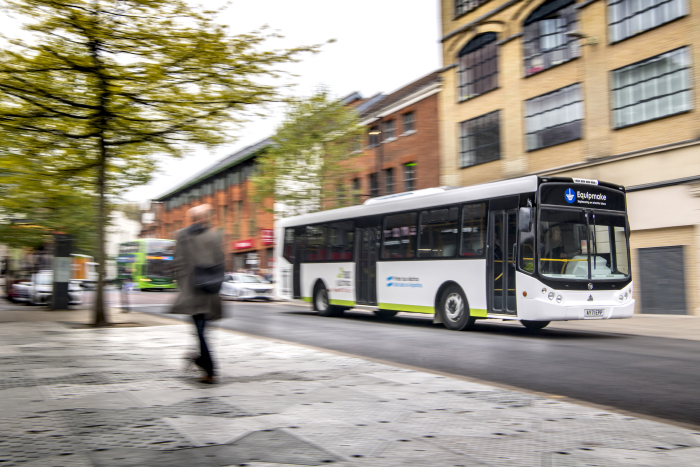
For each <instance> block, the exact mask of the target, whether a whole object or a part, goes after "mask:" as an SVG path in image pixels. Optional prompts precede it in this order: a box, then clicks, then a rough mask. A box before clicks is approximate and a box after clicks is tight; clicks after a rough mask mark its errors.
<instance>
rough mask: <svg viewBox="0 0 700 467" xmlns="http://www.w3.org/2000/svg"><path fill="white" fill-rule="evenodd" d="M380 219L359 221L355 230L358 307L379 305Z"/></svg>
mask: <svg viewBox="0 0 700 467" xmlns="http://www.w3.org/2000/svg"><path fill="white" fill-rule="evenodd" d="M381 232H382V231H381V227H380V225H379V219H378V218H369V219H359V220H358V221H357V223H356V228H355V238H356V241H355V295H356V302H357V304H358V305H376V304H377V258H378V257H379V242H380V241H381Z"/></svg>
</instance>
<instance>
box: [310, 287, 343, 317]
mask: <svg viewBox="0 0 700 467" xmlns="http://www.w3.org/2000/svg"><path fill="white" fill-rule="evenodd" d="M313 306H314V310H316V312H317V313H318V314H319V316H335V315H337V314H338V310H337V309H336V307H334V306H333V305H331V304H330V302H329V301H328V289H326V286H325V285H324V284H323V282H321V281H318V282H316V286H315V287H314V297H313Z"/></svg>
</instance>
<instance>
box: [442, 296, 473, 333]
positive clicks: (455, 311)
mask: <svg viewBox="0 0 700 467" xmlns="http://www.w3.org/2000/svg"><path fill="white" fill-rule="evenodd" d="M439 306H440V309H439V310H438V312H439V313H440V314H441V316H442V323H443V324H444V325H445V327H446V328H447V329H450V330H452V331H464V330H466V329H469V328H470V327H472V325H473V324H474V321H476V318H473V317H472V316H471V315H470V313H469V304H468V303H467V298H466V297H465V296H464V292H462V289H460V288H459V287H457V286H456V285H450V286H449V287H447V288H446V289H445V291H444V292H443V293H442V296H441V297H440V304H439Z"/></svg>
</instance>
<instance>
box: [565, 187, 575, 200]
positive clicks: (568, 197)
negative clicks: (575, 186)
mask: <svg viewBox="0 0 700 467" xmlns="http://www.w3.org/2000/svg"><path fill="white" fill-rule="evenodd" d="M564 197H565V198H566V202H567V203H569V204H572V203H573V202H574V201H576V192H575V191H574V190H572V189H571V188H569V189H567V190H566V192H564Z"/></svg>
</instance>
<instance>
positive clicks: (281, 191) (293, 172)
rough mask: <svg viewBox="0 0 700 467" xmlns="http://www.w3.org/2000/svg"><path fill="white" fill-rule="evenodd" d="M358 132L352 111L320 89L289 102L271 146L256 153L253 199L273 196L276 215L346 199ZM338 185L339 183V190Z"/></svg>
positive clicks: (335, 204)
mask: <svg viewBox="0 0 700 467" xmlns="http://www.w3.org/2000/svg"><path fill="white" fill-rule="evenodd" d="M361 135H362V127H361V126H360V124H359V122H358V119H357V113H356V112H355V111H354V110H353V109H352V108H348V107H346V106H344V105H343V104H342V102H341V101H338V100H337V99H333V98H331V96H330V95H329V93H328V91H327V90H326V89H320V90H319V91H317V92H316V93H315V94H314V95H312V96H311V97H309V98H307V99H299V100H296V101H294V102H291V103H290V104H289V108H288V110H287V113H286V115H285V120H284V122H283V123H282V124H281V125H280V126H279V128H278V129H277V131H276V133H275V135H274V136H273V138H272V141H273V143H272V145H271V146H270V147H269V148H268V149H267V150H266V152H265V153H264V154H262V155H261V156H259V157H258V159H257V162H258V167H257V171H256V174H255V176H254V177H253V179H252V181H253V185H254V187H255V194H254V197H255V200H256V202H258V203H259V204H261V205H263V204H262V203H263V201H264V200H267V199H273V200H274V201H275V204H276V206H277V207H278V210H277V211H276V215H277V216H279V217H289V216H294V215H298V214H303V213H308V212H314V211H318V210H321V209H327V208H331V207H341V206H343V205H347V204H349V203H350V201H351V199H352V196H340V197H339V193H349V191H350V190H349V187H344V184H345V183H346V181H347V176H348V174H349V173H350V172H352V171H353V170H354V169H353V167H352V166H351V163H352V158H353V157H355V156H356V155H357V154H358V152H357V151H356V149H357V148H356V145H357V141H358V138H359V137H360V136H361ZM340 187H343V188H342V189H340Z"/></svg>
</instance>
